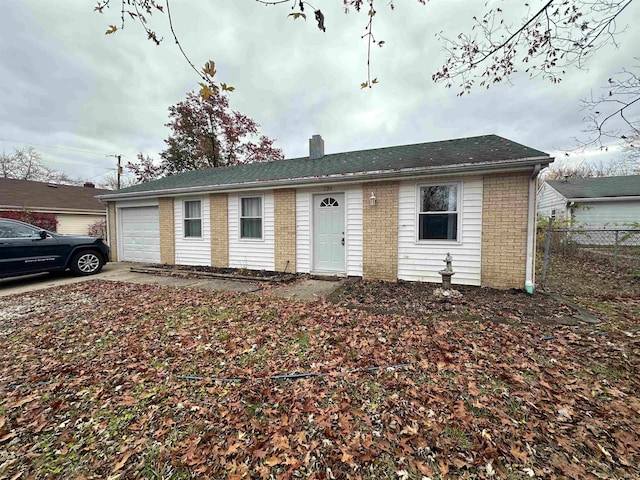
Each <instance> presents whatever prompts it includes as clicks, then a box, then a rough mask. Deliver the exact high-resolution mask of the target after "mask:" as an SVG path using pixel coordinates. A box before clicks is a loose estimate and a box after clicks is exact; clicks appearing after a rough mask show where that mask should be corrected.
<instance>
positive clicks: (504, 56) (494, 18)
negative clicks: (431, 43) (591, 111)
mask: <svg viewBox="0 0 640 480" xmlns="http://www.w3.org/2000/svg"><path fill="white" fill-rule="evenodd" d="M632 1H633V0H546V1H545V2H544V3H543V4H542V6H541V7H540V8H539V9H537V10H535V11H534V12H531V10H530V7H528V4H524V5H525V6H527V8H528V10H527V13H526V14H525V15H524V16H523V17H522V19H521V21H520V22H517V23H516V27H515V29H514V28H512V27H511V26H509V25H508V23H507V22H505V20H504V18H503V11H502V9H501V8H497V7H496V8H491V9H489V10H488V11H487V12H486V13H485V14H484V15H483V16H482V17H481V18H476V17H474V21H475V25H474V27H473V28H472V31H471V33H468V34H467V33H460V34H459V35H458V36H457V37H455V38H454V39H451V38H448V37H446V36H445V34H444V33H443V32H440V33H439V34H438V35H437V37H438V38H439V40H440V41H441V42H442V43H443V45H444V49H445V50H446V51H447V53H448V58H447V59H446V61H445V63H444V64H443V65H442V66H441V67H440V69H439V70H438V71H437V72H436V73H434V74H433V76H432V78H433V80H434V81H436V82H443V83H444V84H445V85H446V86H447V87H452V86H453V84H454V83H458V84H459V87H460V92H459V95H463V94H464V93H468V92H470V91H471V89H472V87H473V86H474V85H475V84H476V81H479V85H480V86H483V87H486V88H489V87H490V86H491V85H493V84H494V83H498V82H502V81H505V80H508V79H509V77H510V76H512V75H513V74H514V73H516V72H518V71H520V70H521V69H523V70H524V72H526V73H528V74H529V75H530V76H531V77H536V76H541V77H543V78H547V79H549V80H550V81H551V82H553V83H558V82H560V81H561V80H562V77H563V76H564V74H565V72H566V69H567V68H569V67H572V66H573V67H577V68H583V66H584V64H585V62H586V61H587V59H588V58H589V57H590V55H591V54H592V53H593V52H595V51H597V50H598V49H600V48H602V47H603V46H604V45H607V44H615V43H616V39H615V36H616V34H617V33H620V31H621V29H620V28H619V27H618V25H617V22H616V20H617V19H618V17H619V15H621V14H622V13H623V12H624V11H625V10H626V9H627V7H628V6H629V5H630V4H631V2H632ZM512 8H516V7H512ZM496 37H497V38H498V39H499V40H495V38H496Z"/></svg>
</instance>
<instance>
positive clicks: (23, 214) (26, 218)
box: [0, 210, 58, 232]
mask: <svg viewBox="0 0 640 480" xmlns="http://www.w3.org/2000/svg"><path fill="white" fill-rule="evenodd" d="M0 217H2V218H10V219H11V220H20V221H21V222H25V223H29V224H31V225H34V226H36V227H38V228H42V229H44V230H49V231H50V232H55V231H56V229H57V228H58V219H57V218H56V216H55V215H54V214H52V213H38V212H30V211H29V210H21V211H15V210H8V211H5V212H0Z"/></svg>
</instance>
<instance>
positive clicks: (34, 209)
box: [0, 205, 104, 215]
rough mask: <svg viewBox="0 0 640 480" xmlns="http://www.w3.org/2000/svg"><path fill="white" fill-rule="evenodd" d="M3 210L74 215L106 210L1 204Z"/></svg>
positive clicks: (95, 213) (99, 212)
mask: <svg viewBox="0 0 640 480" xmlns="http://www.w3.org/2000/svg"><path fill="white" fill-rule="evenodd" d="M0 210H2V211H12V210H13V211H30V212H36V213H52V214H73V215H104V210H78V209H72V208H55V207H29V206H25V205H0Z"/></svg>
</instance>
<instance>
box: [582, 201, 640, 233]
mask: <svg viewBox="0 0 640 480" xmlns="http://www.w3.org/2000/svg"><path fill="white" fill-rule="evenodd" d="M574 219H575V220H576V221H578V222H579V225H578V226H580V227H585V228H586V227H595V228H602V227H605V226H606V227H608V228H614V227H615V226H617V225H623V226H624V224H631V223H636V224H637V223H639V222H640V200H635V201H634V200H630V201H617V202H589V201H588V200H586V201H584V202H578V208H576V209H574Z"/></svg>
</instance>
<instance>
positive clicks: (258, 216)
mask: <svg viewBox="0 0 640 480" xmlns="http://www.w3.org/2000/svg"><path fill="white" fill-rule="evenodd" d="M240 238H247V239H254V240H255V239H257V240H261V239H262V197H243V198H240Z"/></svg>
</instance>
